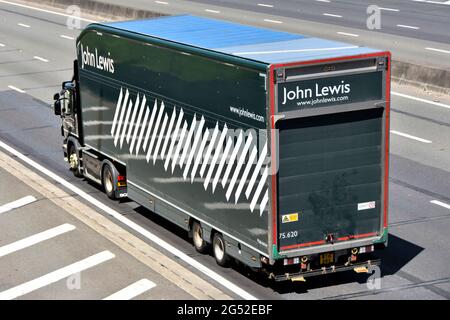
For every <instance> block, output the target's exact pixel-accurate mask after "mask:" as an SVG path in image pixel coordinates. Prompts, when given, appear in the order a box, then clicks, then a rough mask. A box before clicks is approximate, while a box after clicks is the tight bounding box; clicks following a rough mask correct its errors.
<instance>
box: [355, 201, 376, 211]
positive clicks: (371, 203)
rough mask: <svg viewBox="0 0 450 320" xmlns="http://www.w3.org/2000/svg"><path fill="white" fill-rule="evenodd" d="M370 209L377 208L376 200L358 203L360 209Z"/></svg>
mask: <svg viewBox="0 0 450 320" xmlns="http://www.w3.org/2000/svg"><path fill="white" fill-rule="evenodd" d="M368 209H375V201H369V202H361V203H358V211H361V210H368Z"/></svg>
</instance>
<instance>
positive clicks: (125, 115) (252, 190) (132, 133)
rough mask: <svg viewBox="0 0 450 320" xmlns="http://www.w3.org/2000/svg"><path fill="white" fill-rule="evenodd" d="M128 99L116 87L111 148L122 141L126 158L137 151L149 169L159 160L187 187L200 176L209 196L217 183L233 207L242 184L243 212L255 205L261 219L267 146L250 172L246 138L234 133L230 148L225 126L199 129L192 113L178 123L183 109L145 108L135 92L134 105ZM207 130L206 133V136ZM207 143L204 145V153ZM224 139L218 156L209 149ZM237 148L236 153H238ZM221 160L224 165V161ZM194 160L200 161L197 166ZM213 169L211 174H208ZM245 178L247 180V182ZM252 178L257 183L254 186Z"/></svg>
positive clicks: (251, 148)
mask: <svg viewBox="0 0 450 320" xmlns="http://www.w3.org/2000/svg"><path fill="white" fill-rule="evenodd" d="M129 96H130V94H129V91H128V89H126V90H125V92H124V90H123V89H122V88H121V89H120V93H119V97H118V99H117V105H116V110H115V113H114V119H113V122H112V126H111V137H112V138H113V139H114V145H115V146H116V147H119V148H120V149H122V147H123V143H124V141H125V142H126V143H127V144H128V145H129V152H130V155H133V154H134V155H135V156H137V155H138V153H139V152H140V151H142V152H143V153H144V154H146V160H147V163H150V158H153V162H152V163H153V165H154V164H155V163H156V160H157V159H161V160H162V161H163V162H164V170H165V171H167V170H169V168H170V169H171V172H172V173H173V171H174V169H175V166H176V165H177V163H178V165H179V166H180V169H181V170H182V172H183V179H184V180H188V179H190V181H191V183H193V182H194V178H195V177H196V176H197V175H199V176H200V177H201V178H203V177H204V176H205V173H206V176H205V179H204V182H203V188H204V189H205V191H207V190H208V187H209V186H210V185H211V192H212V193H213V194H214V191H215V189H216V186H217V183H218V182H219V180H221V185H222V187H223V189H224V190H226V201H227V202H230V201H231V199H232V198H231V195H232V193H233V190H234V203H235V204H237V203H238V201H239V198H240V197H241V193H242V191H243V190H244V186H245V183H246V182H248V185H247V188H246V189H245V193H244V195H245V198H246V199H248V200H250V208H249V209H250V211H251V212H253V211H254V210H255V208H256V205H257V204H259V214H260V216H261V215H262V213H263V212H264V210H265V209H266V206H267V203H268V200H269V191H268V188H267V184H266V182H267V178H268V174H269V168H268V166H267V165H265V166H264V167H263V163H264V160H265V158H266V156H267V142H266V143H265V145H264V147H263V150H262V152H261V154H260V155H259V158H258V160H257V162H256V166H255V167H254V168H253V170H252V164H253V163H254V162H255V161H256V159H257V156H258V150H257V148H256V144H255V143H253V144H252V142H254V141H253V139H254V137H253V135H252V134H249V135H248V136H247V138H246V139H245V137H244V135H243V134H242V130H240V132H239V136H238V138H237V141H236V143H235V144H234V146H233V139H232V138H231V137H230V136H227V133H229V131H230V130H229V129H228V127H227V124H226V123H225V124H224V127H223V129H222V130H220V129H219V122H218V121H217V122H216V125H215V127H214V130H210V129H209V128H207V127H205V118H204V117H203V116H201V117H200V119H197V115H195V114H194V117H193V119H192V122H191V124H190V125H189V124H188V122H187V121H186V120H185V119H184V112H183V108H180V110H179V112H177V109H176V107H175V106H174V107H173V108H172V110H166V108H165V105H164V102H163V101H161V103H160V104H159V106H158V102H157V100H155V103H154V105H153V108H149V106H148V105H147V104H146V101H147V99H146V97H145V95H142V96H139V94H138V95H137V97H136V101H135V103H134V104H133V103H132V101H131V100H130V101H129ZM141 99H142V100H141ZM133 105H134V107H133ZM169 114H170V115H169ZM149 118H150V119H149ZM210 131H212V135H211V137H210V136H209V135H210ZM208 141H209V146H208V147H207V149H205V147H206V144H207V142H208ZM216 141H217V143H216ZM225 141H226V145H225V149H224V150H223V153H222V148H215V146H223V145H224V142H225ZM177 142H178V143H177ZM241 146H243V147H242V148H241ZM141 147H142V148H141ZM241 149H242V152H241V153H239V151H240V150H241ZM166 151H167V152H166ZM238 153H239V154H238ZM247 155H249V157H248V161H247V162H246V163H245V164H244V161H245V159H247ZM203 156H204V157H203ZM228 156H229V157H228ZM202 158H203V159H202ZM219 158H220V161H219ZM210 159H211V161H210ZM227 159H228V163H226V160H227ZM185 160H186V162H185ZM202 160H203V162H202ZM200 162H202V164H201V166H200ZM199 167H200V170H199ZM216 167H217V170H216V171H215V175H213V173H214V169H216ZM243 167H244V170H243V172H242V174H241V171H242V168H243ZM198 170H199V171H198ZM197 171H198V172H197ZM261 172H262V174H261ZM230 177H231V178H230ZM249 177H250V180H248V178H249ZM258 177H259V178H260V179H259V182H258V183H257V184H256V181H257V178H258ZM263 189H264V191H263Z"/></svg>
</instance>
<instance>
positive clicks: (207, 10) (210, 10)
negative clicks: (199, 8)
mask: <svg viewBox="0 0 450 320" xmlns="http://www.w3.org/2000/svg"><path fill="white" fill-rule="evenodd" d="M205 11H206V12H211V13H220V11H219V10H212V9H205Z"/></svg>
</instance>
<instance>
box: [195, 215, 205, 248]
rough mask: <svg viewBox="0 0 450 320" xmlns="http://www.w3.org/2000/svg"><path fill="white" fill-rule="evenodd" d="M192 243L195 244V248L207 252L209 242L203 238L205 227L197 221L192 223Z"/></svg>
mask: <svg viewBox="0 0 450 320" xmlns="http://www.w3.org/2000/svg"><path fill="white" fill-rule="evenodd" d="M192 243H193V244H194V248H195V250H197V251H198V252H200V253H205V251H206V247H207V244H206V241H205V240H204V239H203V228H202V226H201V225H200V223H199V222H197V221H194V222H193V223H192Z"/></svg>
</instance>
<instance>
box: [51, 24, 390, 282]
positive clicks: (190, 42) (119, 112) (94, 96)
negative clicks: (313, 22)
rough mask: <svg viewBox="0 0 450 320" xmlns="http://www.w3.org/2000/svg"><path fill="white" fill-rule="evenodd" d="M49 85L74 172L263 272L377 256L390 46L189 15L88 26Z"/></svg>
mask: <svg viewBox="0 0 450 320" xmlns="http://www.w3.org/2000/svg"><path fill="white" fill-rule="evenodd" d="M76 50H77V59H76V60H75V61H74V75H73V78H72V80H70V81H66V82H64V83H63V84H62V90H61V92H59V93H57V94H55V97H54V99H55V104H54V106H55V114H57V115H59V116H61V118H62V126H61V134H62V136H63V139H64V142H63V151H64V155H65V159H66V160H67V162H68V163H69V165H70V168H71V170H72V171H73V173H74V174H75V175H76V176H79V177H85V178H86V179H89V180H91V181H93V182H95V183H97V184H98V185H99V186H100V187H101V188H103V189H104V191H105V193H106V194H107V195H108V197H109V198H111V199H120V198H129V199H131V200H133V201H135V202H137V203H138V204H140V205H142V206H143V207H145V208H147V209H149V210H150V211H152V212H154V213H155V214H158V215H160V216H162V217H164V218H165V219H167V220H169V221H171V222H172V223H174V224H176V225H178V226H180V227H181V228H183V229H185V230H186V231H187V232H188V234H189V236H190V237H191V238H192V242H193V246H194V247H195V249H196V250H197V251H199V252H202V253H204V252H209V253H211V254H212V255H213V256H214V257H215V259H216V261H217V263H218V264H219V265H221V266H225V265H227V264H228V263H229V262H230V261H232V260H235V261H239V262H241V263H243V264H244V265H246V266H248V267H250V268H251V269H252V270H255V271H261V272H263V273H265V274H266V275H267V276H268V277H270V278H271V279H274V280H276V281H282V280H293V281H296V280H300V281H303V280H305V278H306V277H308V276H314V275H322V274H327V273H333V272H339V271H346V270H354V271H356V272H370V271H371V270H372V269H371V268H374V266H376V265H379V264H380V260H379V259H378V258H377V256H376V252H377V251H378V250H381V249H383V248H384V247H386V246H387V240H388V227H387V219H388V214H387V210H388V152H389V101H390V96H389V94H390V53H389V52H386V51H380V50H375V49H371V48H367V47H361V46H357V45H351V44H346V43H341V42H336V41H329V40H324V39H318V38H313V37H308V36H304V35H299V34H293V33H287V32H280V31H275V30H270V29H264V28H257V27H252V26H246V25H241V24H235V23H230V22H225V21H220V20H215V19H208V18H202V17H196V16H190V15H180V16H165V17H159V18H154V19H146V20H135V21H123V22H122V21H121V22H109V23H94V24H90V25H89V26H87V27H86V28H85V29H84V30H83V31H82V32H81V34H80V35H79V37H78V38H77V40H76Z"/></svg>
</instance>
